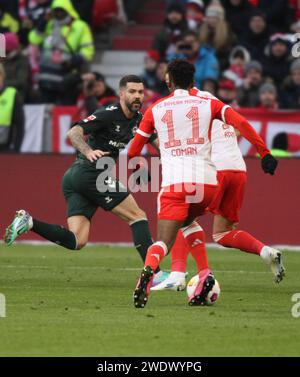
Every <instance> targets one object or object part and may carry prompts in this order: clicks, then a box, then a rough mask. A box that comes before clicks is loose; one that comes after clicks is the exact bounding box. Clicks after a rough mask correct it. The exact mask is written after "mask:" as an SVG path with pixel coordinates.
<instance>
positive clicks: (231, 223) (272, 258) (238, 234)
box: [151, 88, 285, 291]
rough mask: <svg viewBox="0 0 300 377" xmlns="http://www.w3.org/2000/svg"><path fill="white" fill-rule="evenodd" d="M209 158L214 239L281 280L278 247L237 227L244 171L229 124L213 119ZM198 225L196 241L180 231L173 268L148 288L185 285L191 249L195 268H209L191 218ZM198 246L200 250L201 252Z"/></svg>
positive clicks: (201, 236) (282, 271)
mask: <svg viewBox="0 0 300 377" xmlns="http://www.w3.org/2000/svg"><path fill="white" fill-rule="evenodd" d="M191 92H192V93H196V95H199V96H200V97H201V96H202V97H211V98H214V99H216V98H215V97H213V96H212V95H211V94H210V93H207V92H203V91H199V90H198V89H196V88H193V89H192V91H191ZM211 145H212V149H211V159H212V162H213V163H214V165H215V167H216V169H217V178H218V182H219V186H218V190H217V193H216V195H215V197H214V199H213V201H212V202H211V204H210V205H209V209H210V211H211V212H212V213H214V214H215V216H214V221H213V239H214V241H215V242H217V243H218V244H220V245H222V246H225V247H230V248H236V249H240V250H241V251H244V252H246V253H252V254H255V255H258V256H260V257H261V258H262V259H263V260H264V261H265V263H266V264H268V265H269V266H270V268H271V271H272V272H273V275H274V281H275V282H276V283H280V281H281V280H282V279H283V277H284V275H285V269H284V267H283V262H282V254H281V252H280V251H279V250H276V249H274V248H271V247H269V246H266V245H265V244H264V243H262V242H261V241H259V240H257V239H256V238H255V237H253V236H252V235H251V234H249V233H247V232H245V231H243V230H239V229H236V226H237V224H238V222H239V214H240V209H241V206H242V201H243V197H244V192H245V187H246V181H247V173H246V164H245V161H244V159H243V156H242V153H241V151H240V149H239V146H238V142H237V137H236V133H235V130H234V128H233V127H232V126H230V125H227V124H224V123H222V122H221V121H219V120H214V122H213V124H212V131H211ZM193 226H194V228H197V229H198V232H197V238H195V240H197V242H196V241H195V240H194V245H192V246H189V244H188V243H187V242H186V240H185V238H184V237H183V234H182V232H179V234H178V235H177V238H176V242H175V244H174V246H173V248H172V272H171V274H170V275H169V277H168V278H167V279H165V280H164V281H163V282H162V283H160V284H158V285H156V286H155V287H152V288H151V290H157V291H158V290H164V289H169V290H183V289H184V288H185V269H186V262H187V257H188V254H189V252H191V253H192V255H193V257H194V259H195V261H196V264H197V268H198V271H201V270H202V269H205V268H208V262H207V257H206V249H205V234H204V231H203V229H202V228H201V226H200V225H199V224H198V223H197V222H196V221H194V223H193ZM200 250H201V252H200Z"/></svg>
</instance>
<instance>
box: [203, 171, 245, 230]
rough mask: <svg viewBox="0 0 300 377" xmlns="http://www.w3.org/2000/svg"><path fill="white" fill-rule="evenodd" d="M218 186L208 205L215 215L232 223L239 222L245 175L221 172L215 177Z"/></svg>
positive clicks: (242, 172)
mask: <svg viewBox="0 0 300 377" xmlns="http://www.w3.org/2000/svg"><path fill="white" fill-rule="evenodd" d="M217 178H218V181H219V186H218V190H217V192H216V195H215V197H214V199H213V201H212V202H211V204H210V205H209V209H210V211H211V212H212V213H214V214H215V215H221V216H222V217H225V218H226V219H228V220H229V221H232V222H233V223H237V222H239V219H240V209H241V207H242V202H243V198H244V192H245V186H246V182H247V174H246V172H244V171H239V170H237V171H234V170H221V171H218V175H217Z"/></svg>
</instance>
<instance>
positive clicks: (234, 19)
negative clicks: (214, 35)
mask: <svg viewBox="0 0 300 377" xmlns="http://www.w3.org/2000/svg"><path fill="white" fill-rule="evenodd" d="M222 5H223V6H224V7H225V9H226V20H227V22H228V23H229V25H230V27H231V30H232V31H233V32H234V33H235V34H236V36H237V37H238V38H240V36H241V35H242V34H244V32H245V27H246V25H248V24H249V20H250V16H251V13H252V12H253V10H254V8H253V6H252V5H251V4H250V3H249V1H248V0H222Z"/></svg>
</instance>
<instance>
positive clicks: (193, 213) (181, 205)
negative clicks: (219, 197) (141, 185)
mask: <svg viewBox="0 0 300 377" xmlns="http://www.w3.org/2000/svg"><path fill="white" fill-rule="evenodd" d="M216 191H217V186H215V185H207V184H200V183H199V184H195V183H179V184H176V185H171V186H168V187H164V188H162V189H161V191H160V193H159V194H158V197H157V218H158V220H176V221H185V220H186V219H188V218H190V217H191V218H196V217H197V216H200V215H203V214H204V213H205V209H206V208H207V207H208V206H209V204H210V202H211V201H212V199H213V198H214V196H215V194H216Z"/></svg>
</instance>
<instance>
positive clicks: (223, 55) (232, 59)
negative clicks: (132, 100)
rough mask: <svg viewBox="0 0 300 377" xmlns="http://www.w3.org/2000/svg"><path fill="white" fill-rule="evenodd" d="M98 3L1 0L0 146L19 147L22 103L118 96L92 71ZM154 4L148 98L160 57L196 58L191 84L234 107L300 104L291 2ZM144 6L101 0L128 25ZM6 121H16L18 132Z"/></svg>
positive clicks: (159, 74)
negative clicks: (156, 27) (160, 9)
mask: <svg viewBox="0 0 300 377" xmlns="http://www.w3.org/2000/svg"><path fill="white" fill-rule="evenodd" d="M99 2H100V0H99V1H98V0H0V33H1V34H4V36H5V40H6V51H5V54H4V53H3V51H1V53H0V56H1V57H0V61H1V63H0V107H1V108H0V110H1V111H0V150H1V149H3V148H7V146H8V145H9V146H10V147H9V148H10V149H13V150H15V151H17V150H19V148H20V140H22V135H23V133H24V116H23V115H22V114H23V113H22V103H29V104H30V103H33V104H36V103H51V104H58V105H77V107H78V114H79V116H85V115H86V114H87V113H91V112H93V111H94V110H95V109H96V108H97V107H99V106H104V105H107V104H110V103H113V102H115V101H116V100H117V94H116V92H115V91H114V90H113V89H112V88H110V87H109V86H108V85H107V83H106V80H105V77H104V76H103V75H102V74H101V72H92V71H91V69H90V63H91V62H92V61H93V59H94V56H95V44H94V40H93V32H92V30H93V29H94V28H95V27H97V25H95V19H96V23H97V20H98V21H99V20H100V19H101V22H102V21H103V20H104V21H105V20H106V16H105V14H104V12H102V13H101V12H100V13H99V12H98V13H97V7H95V3H99ZM162 2H164V3H165V21H164V23H163V25H161V30H160V31H159V32H158V33H157V34H156V35H155V37H154V39H153V43H152V48H151V50H149V51H147V53H146V55H145V59H144V68H143V67H141V71H142V70H143V72H141V75H142V77H143V79H144V81H145V85H146V88H147V89H146V103H147V104H149V103H151V102H153V101H155V100H156V99H158V98H160V97H161V96H164V95H166V94H168V89H167V87H166V85H165V83H164V74H165V69H166V66H167V63H168V62H169V61H170V60H172V59H174V58H176V57H185V58H186V59H188V60H189V61H191V62H193V63H194V64H195V67H196V74H195V84H196V86H197V87H199V88H200V89H202V90H207V91H209V92H211V93H212V94H214V95H216V96H217V97H219V98H220V99H221V100H223V101H224V102H226V103H228V104H231V105H232V106H234V107H239V106H240V107H254V108H265V109H300V59H299V57H300V46H298V44H300V38H298V40H297V34H296V33H300V4H299V1H297V0H162ZM142 4H143V1H139V0H113V1H110V0H101V6H102V7H105V6H107V7H108V9H109V7H114V9H113V11H112V10H111V11H108V14H110V17H111V18H110V21H112V20H113V21H114V22H119V23H123V24H125V25H128V26H130V25H131V24H134V23H135V17H136V13H137V10H138V9H141V7H142ZM100 9H104V8H100ZM109 12H110V13H109ZM113 13H114V16H111V15H112V14H113ZM99 22H100V21H99ZM292 51H293V53H292ZM4 55H5V57H4ZM3 103H5V104H6V108H5V110H3V109H2V106H3ZM7 104H8V105H7ZM18 114H19V115H18ZM20 114H21V115H20ZM15 117H16V118H15ZM12 119H13V120H12ZM9 122H17V123H18V127H17V128H16V129H17V130H18V131H17V132H15V131H13V130H12V128H9V127H7V126H6V124H7V123H9Z"/></svg>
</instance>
